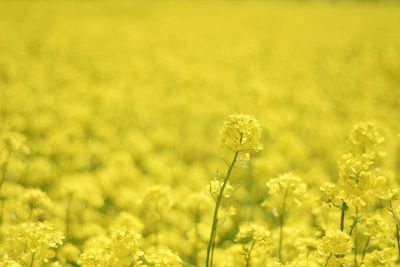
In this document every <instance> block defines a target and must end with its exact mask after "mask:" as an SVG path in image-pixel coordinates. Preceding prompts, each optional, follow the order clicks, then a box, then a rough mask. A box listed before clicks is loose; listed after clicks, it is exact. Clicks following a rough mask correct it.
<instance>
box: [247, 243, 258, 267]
mask: <svg viewBox="0 0 400 267" xmlns="http://www.w3.org/2000/svg"><path fill="white" fill-rule="evenodd" d="M255 244H256V241H255V240H253V242H252V243H251V245H250V248H249V252H248V254H247V257H246V267H250V261H251V252H252V251H253V248H254V245H255Z"/></svg>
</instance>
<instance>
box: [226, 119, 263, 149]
mask: <svg viewBox="0 0 400 267" xmlns="http://www.w3.org/2000/svg"><path fill="white" fill-rule="evenodd" d="M221 135H222V140H221V143H222V145H224V146H226V147H228V148H229V149H231V150H233V151H254V152H257V151H260V150H262V149H263V146H262V145H261V143H260V141H261V127H260V123H259V122H258V121H257V120H256V119H255V118H254V117H253V116H250V115H244V114H233V115H230V116H229V117H228V119H227V120H226V121H225V123H224V126H223V128H222V131H221Z"/></svg>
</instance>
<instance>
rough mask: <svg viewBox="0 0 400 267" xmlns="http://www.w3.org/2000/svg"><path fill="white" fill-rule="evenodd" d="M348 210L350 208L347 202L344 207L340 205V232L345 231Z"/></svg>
mask: <svg viewBox="0 0 400 267" xmlns="http://www.w3.org/2000/svg"><path fill="white" fill-rule="evenodd" d="M347 208H348V207H347V204H346V202H343V203H342V205H340V210H341V212H340V231H342V232H343V230H344V215H345V213H346V210H347Z"/></svg>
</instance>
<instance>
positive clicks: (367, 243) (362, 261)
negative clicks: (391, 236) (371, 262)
mask: <svg viewBox="0 0 400 267" xmlns="http://www.w3.org/2000/svg"><path fill="white" fill-rule="evenodd" d="M370 240H371V236H368V239H367V242H365V246H364V250H363V253H362V257H361V261H360V266H362V265H363V263H364V258H365V255H366V254H367V249H368V246H369V241H370Z"/></svg>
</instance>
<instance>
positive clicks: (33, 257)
mask: <svg viewBox="0 0 400 267" xmlns="http://www.w3.org/2000/svg"><path fill="white" fill-rule="evenodd" d="M35 253H36V252H33V254H32V259H31V263H30V264H29V267H33V262H34V261H35Z"/></svg>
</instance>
